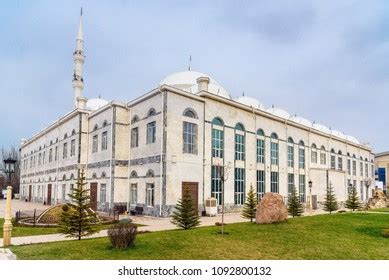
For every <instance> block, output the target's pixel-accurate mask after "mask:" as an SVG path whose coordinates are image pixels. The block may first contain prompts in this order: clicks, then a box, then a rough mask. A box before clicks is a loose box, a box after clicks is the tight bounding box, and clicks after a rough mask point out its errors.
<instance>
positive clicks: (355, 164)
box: [353, 160, 357, 176]
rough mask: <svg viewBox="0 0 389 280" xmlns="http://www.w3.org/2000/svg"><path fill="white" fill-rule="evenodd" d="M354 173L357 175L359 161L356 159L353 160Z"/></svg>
mask: <svg viewBox="0 0 389 280" xmlns="http://www.w3.org/2000/svg"><path fill="white" fill-rule="evenodd" d="M353 175H354V176H356V175H357V162H356V161H355V160H353Z"/></svg>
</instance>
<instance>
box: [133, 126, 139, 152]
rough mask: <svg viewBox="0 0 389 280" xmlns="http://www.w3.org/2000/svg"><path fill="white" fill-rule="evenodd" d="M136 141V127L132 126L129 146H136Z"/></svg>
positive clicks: (137, 141)
mask: <svg viewBox="0 0 389 280" xmlns="http://www.w3.org/2000/svg"><path fill="white" fill-rule="evenodd" d="M138 143H139V133H138V128H137V127H134V128H133V129H131V148H136V147H138Z"/></svg>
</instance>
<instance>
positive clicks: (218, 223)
mask: <svg viewBox="0 0 389 280" xmlns="http://www.w3.org/2000/svg"><path fill="white" fill-rule="evenodd" d="M222 225H223V224H222V223H221V222H216V223H215V226H217V227H221V226H222ZM224 225H226V223H224Z"/></svg>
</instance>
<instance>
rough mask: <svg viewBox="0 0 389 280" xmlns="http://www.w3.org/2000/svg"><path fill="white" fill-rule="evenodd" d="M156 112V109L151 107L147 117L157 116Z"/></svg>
mask: <svg viewBox="0 0 389 280" xmlns="http://www.w3.org/2000/svg"><path fill="white" fill-rule="evenodd" d="M155 114H156V111H155V109H154V108H151V109H150V110H149V111H148V112H147V117H152V116H155Z"/></svg>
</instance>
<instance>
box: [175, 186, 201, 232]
mask: <svg viewBox="0 0 389 280" xmlns="http://www.w3.org/2000/svg"><path fill="white" fill-rule="evenodd" d="M171 222H172V223H173V224H175V225H177V227H180V228H183V229H185V230H187V229H191V228H194V227H197V226H198V225H199V224H200V217H199V214H198V212H197V210H196V208H195V205H194V202H193V199H192V197H191V196H190V192H189V189H188V188H184V192H183V194H182V199H180V200H178V202H177V204H176V210H175V211H174V212H173V215H172V221H171Z"/></svg>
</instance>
